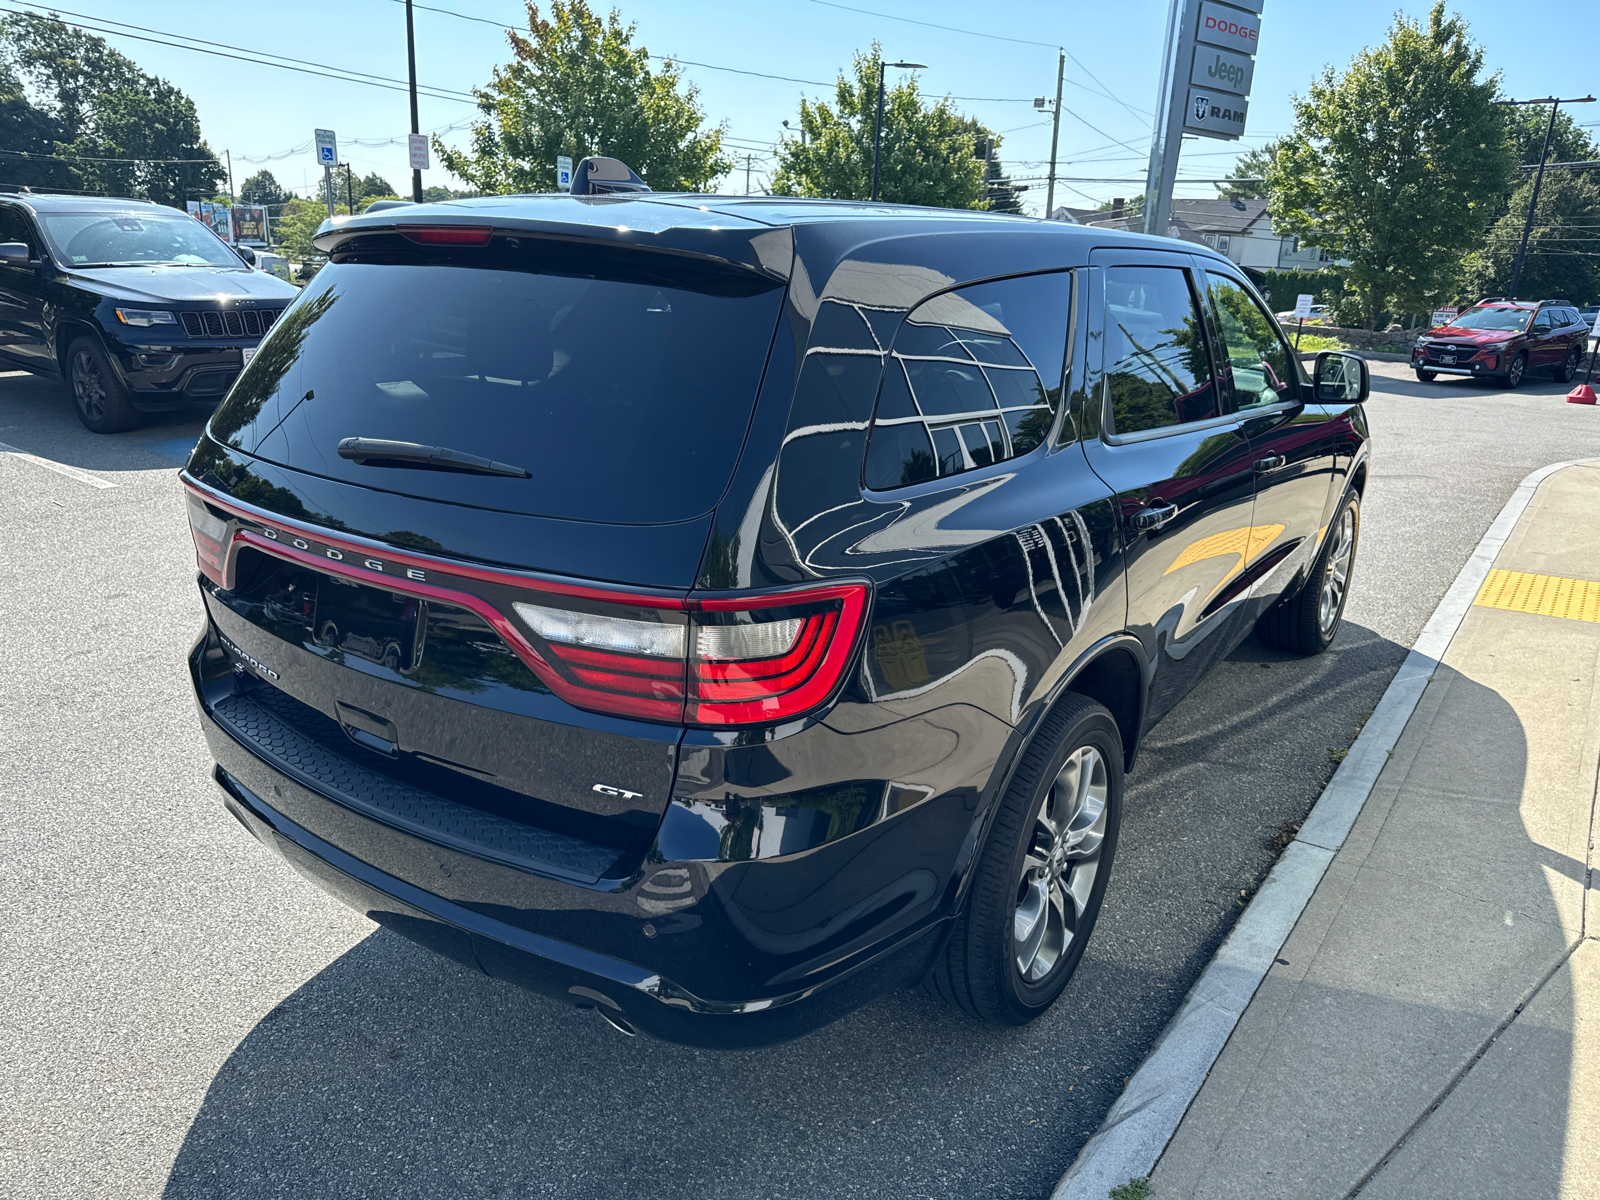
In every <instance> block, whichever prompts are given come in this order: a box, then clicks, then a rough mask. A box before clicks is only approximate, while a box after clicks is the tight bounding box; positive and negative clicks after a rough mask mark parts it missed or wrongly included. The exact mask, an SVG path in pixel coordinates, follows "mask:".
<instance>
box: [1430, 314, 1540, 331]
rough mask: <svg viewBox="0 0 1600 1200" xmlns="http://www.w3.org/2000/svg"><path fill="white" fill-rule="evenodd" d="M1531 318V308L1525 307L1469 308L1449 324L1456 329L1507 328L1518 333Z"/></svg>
mask: <svg viewBox="0 0 1600 1200" xmlns="http://www.w3.org/2000/svg"><path fill="white" fill-rule="evenodd" d="M1532 318H1533V310H1532V309H1527V308H1469V309H1467V311H1466V312H1464V313H1462V314H1461V315H1460V316H1459V317H1457V318H1456V319H1455V320H1454V321H1451V322H1450V324H1452V325H1454V326H1455V327H1456V328H1458V329H1508V330H1511V331H1512V332H1514V333H1520V332H1521V331H1522V330H1524V329H1526V328H1527V327H1528V322H1529V321H1530V320H1531V319H1532Z"/></svg>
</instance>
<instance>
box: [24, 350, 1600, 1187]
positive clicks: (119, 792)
mask: <svg viewBox="0 0 1600 1200" xmlns="http://www.w3.org/2000/svg"><path fill="white" fill-rule="evenodd" d="M1373 375H1374V380H1373V382H1374V390H1375V395H1374V397H1373V400H1372V402H1371V405H1370V408H1369V416H1370V418H1371V424H1372V431H1373V436H1374V440H1375V445H1374V451H1373V458H1372V478H1371V483H1370V486H1369V489H1368V495H1367V503H1366V504H1365V506H1364V524H1363V531H1362V541H1361V545H1360V550H1359V554H1358V558H1357V567H1356V573H1355V580H1354V585H1353V593H1352V599H1351V603H1350V608H1349V610H1348V614H1347V623H1346V626H1345V629H1344V631H1343V632H1342V633H1341V635H1340V638H1339V640H1338V642H1337V643H1336V645H1335V647H1334V650H1333V651H1332V652H1330V653H1329V654H1328V655H1325V656H1323V657H1322V658H1320V659H1317V660H1312V661H1301V660H1294V659H1289V658H1286V657H1284V656H1283V655H1280V654H1278V653H1276V652H1274V651H1270V650H1267V649H1266V648H1264V647H1263V646H1261V645H1260V644H1259V643H1257V642H1256V641H1255V640H1254V639H1252V640H1250V641H1247V642H1246V643H1244V645H1243V646H1241V647H1240V649H1239V650H1238V651H1237V652H1236V653H1235V654H1234V656H1233V657H1232V658H1231V659H1230V660H1229V661H1228V662H1226V663H1225V664H1223V665H1222V666H1221V667H1220V668H1219V669H1218V670H1217V671H1216V672H1215V673H1214V674H1213V675H1212V676H1211V678H1210V679H1208V680H1207V681H1206V683H1204V684H1203V685H1202V686H1201V688H1200V689H1199V690H1198V691H1197V692H1196V693H1195V694H1193V695H1192V696H1191V697H1190V698H1189V699H1187V700H1186V701H1185V702H1184V703H1183V704H1182V705H1181V706H1180V708H1179V709H1178V710H1177V711H1176V712H1175V713H1174V714H1173V715H1172V716H1171V717H1169V718H1168V720H1167V721H1166V722H1165V723H1164V724H1163V725H1162V726H1161V727H1160V728H1159V729H1158V730H1157V731H1156V732H1155V733H1154V734H1152V736H1151V739H1150V740H1149V741H1148V742H1147V744H1146V750H1145V753H1144V755H1143V757H1142V760H1141V763H1140V766H1139V768H1138V770H1137V771H1136V772H1135V774H1134V775H1133V776H1132V777H1131V781H1130V783H1131V787H1130V792H1129V796H1128V803H1127V815H1126V821H1127V824H1126V827H1125V829H1124V833H1123V840H1122V846H1121V850H1120V853H1119V858H1118V861H1117V863H1116V866H1115V874H1114V877H1113V880H1112V887H1111V892H1110V896H1109V898H1108V901H1107V906H1106V910H1105V914H1104V916H1103V918H1102V921H1101V925H1100V928H1099V930H1098V931H1097V933H1096V935H1095V938H1094V941H1093V942H1092V943H1091V945H1090V948H1089V951H1088V954H1087V957H1086V959H1085V961H1084V965H1083V967H1082V968H1081V970H1080V971H1079V974H1078V976H1077V978H1075V979H1074V981H1073V982H1072V984H1071V986H1070V987H1069V988H1068V990H1067V992H1066V994H1065V995H1064V996H1063V998H1062V1000H1061V1002H1060V1003H1059V1004H1058V1005H1057V1006H1056V1008H1055V1009H1053V1010H1052V1011H1051V1012H1050V1013H1049V1014H1048V1015H1047V1016H1046V1017H1045V1018H1043V1019H1042V1020H1040V1021H1038V1022H1036V1023H1035V1024H1034V1025H1032V1026H1030V1027H1028V1028H1026V1029H1022V1030H1003V1031H1002V1030H993V1029H987V1028H983V1027H980V1026H977V1025H974V1024H971V1023H970V1022H968V1021H966V1020H965V1019H963V1018H960V1017H958V1016H956V1015H954V1014H952V1013H950V1012H947V1011H946V1010H944V1009H942V1008H940V1007H939V1006H938V1004H937V1003H935V1002H934V1001H932V1000H930V999H927V998H925V997H923V996H922V995H921V994H896V995H892V996H888V997H885V998H883V999H882V1000H879V1001H878V1002H876V1003H874V1004H872V1005H870V1006H868V1007H867V1008H865V1009H863V1010H861V1011H860V1012H857V1013H855V1014H854V1015H852V1016H851V1017H849V1018H847V1019H845V1020H843V1021H841V1022H838V1023H837V1024H835V1025H833V1026H830V1027H828V1028H826V1029H823V1030H821V1031H820V1032H818V1033H815V1034H813V1035H811V1036H810V1037H807V1038H805V1039H803V1040H801V1041H799V1042H795V1043H790V1044H788V1045H785V1046H779V1047H774V1048H770V1049H764V1050H757V1051H743V1052H737V1053H713V1052H706V1051H695V1050H690V1049H685V1048H682V1047H677V1046H670V1045H665V1044H662V1043H657V1042H652V1041H648V1040H646V1039H643V1038H639V1039H627V1038H624V1037H621V1036H619V1035H618V1034H617V1033H615V1032H613V1031H612V1030H611V1029H609V1028H608V1027H606V1026H605V1025H603V1024H602V1023H601V1022H600V1021H599V1020H597V1019H596V1018H595V1016H594V1014H593V1013H590V1012H582V1011H578V1010H575V1009H569V1008H565V1007H560V1006H557V1005H555V1004H552V1003H549V1002H547V1001H544V1000H542V999H539V998H537V997H534V996H530V995H526V994H524V993H521V992H519V991H517V990H515V989H514V988H512V987H510V986H507V985H503V984H500V983H497V982H494V981H492V980H489V979H486V978H483V977H480V976H474V975H471V974H469V973H467V972H466V971H465V970H463V969H461V968H459V967H457V966H456V965H455V964H454V963H452V962H449V961H446V960H444V959H442V958H436V957H434V956H433V955H431V954H430V953H428V952H427V951H424V950H421V949H419V948H417V947H414V946H412V945H411V944H409V943H407V942H405V941H403V940H401V939H399V938H398V937H396V936H395V935H393V934H390V933H388V932H384V931H380V930H377V928H376V927H375V926H374V925H372V924H371V923H370V922H368V921H366V920H365V919H364V918H362V917H361V916H359V915H357V914H355V913H353V912H351V911H348V910H346V909H344V908H342V907H341V906H339V905H338V904H337V903H336V902H335V901H333V900H331V899H329V898H327V897H325V896H324V895H323V894H322V893H320V892H318V891H316V890H315V889H313V888H312V887H311V886H309V885H308V884H306V883H304V882H303V881H302V880H300V879H299V878H298V877H297V876H296V875H295V874H294V873H293V872H292V871H291V870H290V869H289V868H288V867H286V866H285V865H284V864H283V863H282V862H280V861H279V860H277V859H276V858H274V857H272V856H271V855H270V854H269V853H268V852H266V851H265V850H264V849H262V848H261V847H260V846H258V845H257V844H256V843H255V842H254V841H253V840H251V839H250V838H249V837H248V836H247V835H246V834H245V833H244V831H243V830H241V829H240V828H239V827H238V826H237V824H235V822H234V821H233V820H232V819H231V818H230V817H228V816H227V815H226V813H225V812H224V810H223V808H222V805H221V803H220V800H219V796H218V793H217V791H216V789H215V787H214V785H213V784H212V783H211V782H210V779H209V775H208V768H209V765H210V760H209V757H208V755H207V753H206V750H205V746H204V743H203V741H202V739H201V737H200V733H199V730H198V728H197V726H196V723H195V720H194V717H193V713H192V711H191V701H190V699H189V695H188V691H187V685H186V681H185V679H184V669H183V655H184V651H185V650H186V649H187V647H188V646H189V644H190V642H191V640H192V638H193V636H194V633H195V632H196V630H197V629H198V624H199V619H200V617H199V614H200V606H199V600H198V597H197V596H196V593H195V588H194V583H193V573H194V568H193V552H192V548H191V544H190V541H189V537H188V534H187V531H186V529H185V524H184V515H183V511H182V506H181V502H180V494H179V489H178V486H177V481H176V477H175V474H176V468H177V466H178V463H179V461H180V460H181V459H182V457H183V456H184V453H185V450H186V447H187V446H188V445H190V444H192V442H193V439H194V437H195V436H196V434H197V433H198V431H199V428H200V426H199V421H198V419H197V418H195V417H194V416H192V415H185V416H181V417H175V418H165V419H157V420H152V421H150V422H148V423H147V424H146V425H145V426H143V427H142V428H140V429H138V430H136V431H134V432H133V433H131V434H127V435H123V436H120V437H112V438H97V437H95V436H94V435H92V434H88V433H86V432H84V431H83V429H82V428H81V427H80V426H79V425H78V423H77V421H76V419H75V418H74V417H73V415H72V412H71V409H70V407H69V403H68V400H67V397H66V394H65V391H64V389H62V388H61V386H60V385H58V384H54V383H49V382H45V381H41V380H36V379H32V378H30V377H26V376H14V375H7V376H0V443H4V444H5V445H6V446H8V447H14V448H17V449H20V450H22V451H26V452H28V453H30V454H32V455H35V456H38V458H40V459H43V460H47V461H49V462H53V463H57V464H63V465H65V466H67V467H70V468H72V469H73V470H74V471H75V472H76V474H74V475H66V474H62V473H59V472H57V471H54V470H50V469H48V468H47V467H45V466H43V465H41V464H40V463H39V462H37V461H33V460H30V459H26V458H22V457H19V456H18V455H16V454H13V453H9V452H0V506H3V512H4V516H3V517H0V648H3V649H0V780H3V781H4V783H3V793H4V801H5V803H4V807H3V810H0V811H3V813H4V820H3V821H0V847H3V849H0V863H3V869H0V922H3V928H4V936H3V937H0V972H3V974H0V978H4V979H5V980H6V981H7V985H6V986H5V987H4V988H0V1053H3V1062H4V1067H5V1070H4V1073H3V1077H0V1105H3V1108H0V1113H3V1117H0V1195H5V1196H18V1197H30V1198H33V1197H74V1198H79V1197H99V1196H105V1197H118V1198H123V1197H174V1198H176V1197H215V1196H227V1197H230V1198H237V1200H254V1198H257V1197H276V1196H293V1197H335V1196H337V1197H351V1196H383V1197H396V1196H405V1197H411V1196H419V1197H420V1196H440V1197H522V1196H559V1197H580V1198H581V1197H616V1196H632V1195H646V1194H648V1195H651V1196H654V1197H657V1198H660V1200H677V1198H679V1197H682V1198H686V1200H687V1198H689V1197H695V1198H719V1197H767V1196H784V1197H788V1198H809V1197H856V1196H861V1197H880V1196H881V1197H896V1198H904V1197H924V1196H927V1197H973V1196H1005V1197H1018V1198H1024V1197H1043V1196H1046V1195H1047V1194H1048V1192H1049V1190H1050V1188H1051V1186H1052V1185H1053V1183H1054V1182H1055V1180H1056V1178H1057V1177H1058V1176H1059V1175H1060V1174H1061V1172H1062V1171H1063V1170H1064V1169H1065V1168H1066V1166H1067V1165H1068V1164H1069V1163H1070V1162H1071V1161H1072V1158H1073V1157H1074V1155H1075V1154H1076V1153H1077V1151H1078V1148H1079V1146H1081V1144H1082V1143H1083V1141H1084V1140H1085V1139H1087V1138H1088V1136H1089V1135H1090V1134H1091V1133H1092V1132H1093V1131H1094V1129H1095V1128H1096V1126H1097V1125H1098V1123H1099V1121H1100V1119H1101V1116H1102V1114H1103V1113H1104V1112H1105V1110H1106V1109H1107V1108H1108V1107H1109V1106H1110V1104H1111V1102H1112V1101H1113V1099H1114V1098H1115V1097H1116V1095H1117V1094H1118V1092H1119V1091H1120V1089H1121V1087H1122V1085H1123V1082H1124V1080H1125V1079H1126V1078H1127V1077H1128V1076H1129V1075H1131V1074H1132V1073H1133V1071H1134V1069H1135V1068H1136V1067H1137V1066H1138V1064H1139V1062H1140V1060H1141V1059H1142V1058H1143V1056H1144V1054H1145V1053H1146V1051H1147V1050H1148V1049H1149V1046H1150V1044H1151V1042H1152V1040H1153V1039H1154V1038H1155V1036H1156V1035H1157V1034H1158V1033H1159V1032H1160V1030H1161V1028H1162V1027H1163V1025H1164V1024H1165V1023H1166V1021H1167V1020H1168V1018H1169V1017H1170V1016H1171V1014H1172V1013H1173V1012H1174V1011H1175V1009H1176V1008H1177V1006H1178V1004H1179V1003H1180V1001H1181V1000H1182V998H1183V995H1184V993H1185V991H1186V990H1187V988H1188V987H1189V985H1190V984H1191V983H1192V981H1193V980H1194V978H1195V977H1196V976H1197V975H1198V973H1199V972H1200V970H1201V969H1202V968H1203V966H1204V965H1205V963H1206V961H1207V960H1208V958H1209V957H1210V955H1211V954H1212V952H1213V951H1214V950H1215V948H1216V946H1217V944H1218V942H1219V941H1220V940H1221V939H1222V937H1223V936H1225V934H1226V933H1227V931H1228V929H1229V928H1230V926H1231V924H1232V922H1233V920H1234V919H1235V917H1236V915H1237V913H1238V911H1239V901H1240V893H1241V890H1243V891H1248V890H1249V889H1250V888H1251V887H1252V886H1253V883H1254V880H1255V879H1256V878H1257V877H1258V876H1260V875H1261V874H1262V873H1264V871H1265V870H1266V869H1267V868H1268V867H1269V866H1270V864H1271V861H1272V858H1273V855H1274V849H1273V845H1272V841H1271V838H1272V835H1273V834H1274V833H1275V832H1277V831H1279V830H1281V829H1282V828H1283V827H1284V826H1285V824H1286V823H1289V822H1293V821H1295V820H1297V819H1298V818H1299V817H1300V816H1302V815H1303V814H1304V813H1305V812H1306V810H1307V809H1308V808H1309V807H1310V805H1311V803H1312V802H1313V801H1314V800H1315V798H1316V796H1317V794H1318V793H1319V791H1320V789H1321V787H1322V786H1323V784H1324V783H1325V782H1326V780H1327V778H1328V776H1329V775H1330V774H1331V773H1332V770H1333V767H1334V762H1333V756H1332V755H1331V754H1330V751H1331V750H1332V751H1336V750H1338V749H1340V748H1342V747H1345V746H1348V745H1349V743H1350V741H1351V740H1352V738H1353V737H1354V735H1355V732H1356V730H1357V728H1358V727H1359V725H1360V722H1361V721H1362V719H1363V718H1364V715H1365V714H1366V713H1367V712H1368V711H1370V710H1371V709H1372V707H1373V706H1374V705H1375V703H1376V702H1377V699H1378V697H1379V696H1380V695H1381V694H1382V691H1383V689H1384V687H1385V686H1386V684H1387V682H1388V679H1389V677H1390V675H1391V674H1392V673H1393V671H1394V670H1395V669H1396V667H1397V666H1398V665H1399V663H1400V661H1401V659H1402V658H1403V657H1404V654H1405V649H1406V647H1408V646H1409V645H1410V643H1411V641H1412V640H1413V639H1414V638H1415V636H1416V634H1417V633H1418V632H1419V631H1420V629H1421V628H1422V626H1423V624H1424V623H1425V622H1426V620H1427V619H1428V616H1429V615H1430V614H1431V612H1432V611H1433V608H1434V606H1435V604H1436V603H1437V602H1438V600H1439V598H1440V596H1441V595H1442V594H1443V593H1444V591H1445V589H1446V588H1447V587H1448V585H1449V583H1450V581H1451V580H1452V579H1453V578H1454V576H1455V574H1456V572H1457V571H1458V570H1459V569H1460V567H1461V564H1462V563H1463V562H1464V561H1465V559H1466V557H1467V555H1468V554H1469V553H1470V552H1471V550H1472V548H1473V546H1474V545H1475V544H1476V543H1477V541H1478V539H1479V538H1480V537H1481V535H1482V533H1483V531H1484V529H1485V528H1487V526H1488V525H1489V523H1490V521H1491V520H1492V519H1493V518H1494V516H1495V514H1496V513H1497V512H1498V511H1499V509H1500V507H1501V505H1502V504H1503V503H1504V502H1505V500H1506V498H1507V497H1508V496H1509V495H1510V493H1511V491H1512V489H1513V488H1514V487H1515V486H1516V484H1517V483H1518V482H1519V481H1520V480H1521V479H1522V478H1523V476H1525V475H1526V474H1527V473H1528V472H1529V471H1531V470H1533V469H1535V468H1537V467H1541V466H1544V465H1546V464H1548V463H1551V462H1556V461H1560V460H1567V459H1577V458H1585V457H1600V408H1588V407H1580V406H1575V405H1568V404H1566V403H1564V402H1563V396H1564V394H1565V392H1566V390H1567V388H1566V386H1565V385H1558V384H1555V383H1552V382H1550V381H1549V380H1548V379H1543V378H1540V379H1535V380H1531V381H1530V382H1529V383H1528V384H1527V385H1525V386H1524V388H1523V389H1522V390H1521V391H1519V392H1516V393H1503V392H1499V391H1495V390H1493V389H1491V388H1489V387H1487V386H1485V385H1483V384H1480V383H1479V382H1477V381H1471V380H1462V381H1455V380H1441V381H1439V382H1436V383H1434V384H1420V383H1417V382H1416V381H1415V380H1414V378H1413V377H1412V375H1411V374H1410V372H1409V371H1408V370H1406V369H1404V367H1403V366H1401V365H1388V364H1375V365H1374V370H1373ZM86 480H98V481H100V482H101V483H110V484H114V485H115V486H114V487H104V486H95V485H94V484H93V483H91V482H87V481H86Z"/></svg>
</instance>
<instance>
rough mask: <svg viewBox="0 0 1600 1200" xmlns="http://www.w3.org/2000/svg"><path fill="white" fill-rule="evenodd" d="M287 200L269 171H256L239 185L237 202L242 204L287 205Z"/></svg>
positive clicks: (282, 189) (287, 197) (285, 192)
mask: <svg viewBox="0 0 1600 1200" xmlns="http://www.w3.org/2000/svg"><path fill="white" fill-rule="evenodd" d="M289 198H290V197H289V193H288V192H287V191H285V190H284V188H283V186H282V185H281V184H280V183H279V182H278V181H277V179H275V178H274V177H273V174H272V172H271V171H257V172H256V173H255V174H254V175H252V176H250V178H248V179H246V180H245V181H244V182H243V183H242V184H240V185H239V200H240V202H241V203H244V204H271V205H279V204H287V203H288V202H289Z"/></svg>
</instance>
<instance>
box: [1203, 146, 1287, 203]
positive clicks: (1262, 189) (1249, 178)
mask: <svg viewBox="0 0 1600 1200" xmlns="http://www.w3.org/2000/svg"><path fill="white" fill-rule="evenodd" d="M1277 152H1278V141H1277V139H1276V138H1274V139H1273V140H1272V141H1270V142H1267V143H1266V144H1265V145H1261V146H1257V147H1256V148H1255V149H1254V150H1246V151H1245V152H1244V153H1243V154H1241V155H1239V157H1238V158H1237V159H1235V160H1234V163H1233V169H1232V170H1231V171H1229V172H1228V179H1227V182H1226V183H1218V184H1215V185H1213V186H1215V187H1216V189H1217V195H1219V196H1232V195H1235V194H1237V195H1238V196H1239V197H1240V198H1241V199H1244V200H1265V199H1266V198H1267V182H1266V180H1267V168H1268V167H1269V166H1271V165H1272V156H1273V155H1274V154H1276V153H1277Z"/></svg>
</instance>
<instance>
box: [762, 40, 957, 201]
mask: <svg viewBox="0 0 1600 1200" xmlns="http://www.w3.org/2000/svg"><path fill="white" fill-rule="evenodd" d="M881 55H882V49H881V47H879V46H878V44H877V43H876V42H874V43H873V46H872V50H871V52H870V53H866V54H857V55H856V56H855V63H854V67H853V75H854V79H846V78H845V76H844V75H843V74H840V76H839V78H838V82H837V83H835V84H834V103H833V105H832V106H831V107H830V106H829V105H828V104H826V103H824V102H820V101H819V102H817V103H812V102H811V101H809V100H801V101H800V131H801V137H800V140H799V141H797V142H791V141H786V142H784V143H783V144H782V145H781V146H779V148H778V169H777V171H776V172H775V173H774V175H773V177H772V190H773V191H774V192H775V193H777V194H778V195H780V196H826V197H830V198H836V199H843V200H865V199H867V198H868V197H869V196H871V195H872V142H873V132H874V128H875V125H876V121H877V111H878V61H879V59H880V57H881ZM974 128H981V126H977V124H976V122H973V121H971V120H970V118H964V117H962V116H960V115H958V114H957V113H956V112H955V110H954V109H953V108H951V107H950V101H949V100H948V99H941V100H939V101H937V102H935V103H934V104H931V105H930V104H925V103H924V102H923V100H922V94H921V91H920V90H919V88H918V86H917V77H916V75H914V74H912V75H908V76H906V77H905V78H903V79H901V80H900V82H898V83H896V84H895V85H894V86H893V87H886V88H885V90H884V97H883V146H882V153H881V161H880V166H879V170H878V196H879V198H880V199H883V200H887V201H889V202H891V203H895V204H924V205H928V206H931V207H934V208H983V207H984V206H985V205H986V204H987V203H988V201H987V199H986V198H985V185H984V164H983V163H982V162H981V161H980V160H979V159H977V158H976V157H974V156H973V132H972V131H973V129H974Z"/></svg>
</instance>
